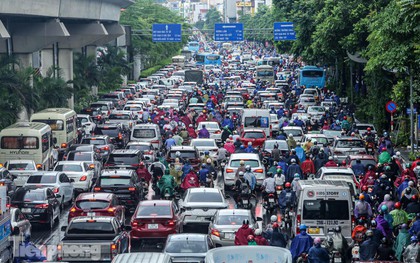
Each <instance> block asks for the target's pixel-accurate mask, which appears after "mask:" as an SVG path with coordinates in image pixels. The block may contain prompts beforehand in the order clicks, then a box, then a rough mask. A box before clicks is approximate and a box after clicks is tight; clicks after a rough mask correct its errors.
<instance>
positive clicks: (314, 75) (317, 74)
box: [302, 70, 324, 78]
mask: <svg viewBox="0 0 420 263" xmlns="http://www.w3.org/2000/svg"><path fill="white" fill-rule="evenodd" d="M302 76H304V77H307V78H322V77H323V76H324V71H319V70H315V71H313V70H305V71H302Z"/></svg>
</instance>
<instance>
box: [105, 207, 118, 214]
mask: <svg viewBox="0 0 420 263" xmlns="http://www.w3.org/2000/svg"><path fill="white" fill-rule="evenodd" d="M115 210H117V209H116V208H115V207H110V208H108V210H107V211H108V212H109V213H114V212H115Z"/></svg>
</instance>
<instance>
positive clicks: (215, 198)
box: [187, 191, 223, 203]
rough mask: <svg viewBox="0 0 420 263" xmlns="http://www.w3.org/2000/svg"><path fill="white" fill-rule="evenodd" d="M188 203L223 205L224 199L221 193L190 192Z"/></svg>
mask: <svg viewBox="0 0 420 263" xmlns="http://www.w3.org/2000/svg"><path fill="white" fill-rule="evenodd" d="M187 202H192V203H201V202H206V203H209V202H210V203H221V202H223V198H222V196H221V195H220V193H218V192H217V193H215V192H204V191H203V192H190V194H189V195H188V200H187Z"/></svg>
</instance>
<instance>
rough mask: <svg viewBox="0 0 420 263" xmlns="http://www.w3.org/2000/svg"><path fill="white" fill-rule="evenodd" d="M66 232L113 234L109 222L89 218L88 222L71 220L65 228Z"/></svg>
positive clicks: (112, 228)
mask: <svg viewBox="0 0 420 263" xmlns="http://www.w3.org/2000/svg"><path fill="white" fill-rule="evenodd" d="M67 234H84V235H86V234H92V235H104V234H105V235H114V234H115V232H114V227H113V226H112V223H111V222H96V220H89V221H88V222H77V223H74V222H73V223H72V224H70V226H69V228H68V229H67Z"/></svg>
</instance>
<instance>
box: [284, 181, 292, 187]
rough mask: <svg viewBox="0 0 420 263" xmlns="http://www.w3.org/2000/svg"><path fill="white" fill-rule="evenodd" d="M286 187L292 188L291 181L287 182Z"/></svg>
mask: <svg viewBox="0 0 420 263" xmlns="http://www.w3.org/2000/svg"><path fill="white" fill-rule="evenodd" d="M284 187H286V188H290V187H292V184H291V183H289V182H287V183H286V184H285V185H284Z"/></svg>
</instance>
